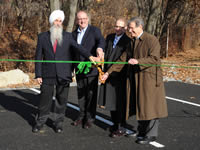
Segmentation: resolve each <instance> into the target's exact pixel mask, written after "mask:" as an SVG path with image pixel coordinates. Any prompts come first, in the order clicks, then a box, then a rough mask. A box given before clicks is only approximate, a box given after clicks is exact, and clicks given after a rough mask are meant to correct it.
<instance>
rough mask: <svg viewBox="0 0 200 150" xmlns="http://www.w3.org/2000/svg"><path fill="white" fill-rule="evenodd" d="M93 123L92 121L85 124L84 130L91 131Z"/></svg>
mask: <svg viewBox="0 0 200 150" xmlns="http://www.w3.org/2000/svg"><path fill="white" fill-rule="evenodd" d="M92 123H93V122H92V121H90V120H88V121H86V123H85V124H84V128H85V129H89V128H91V127H92Z"/></svg>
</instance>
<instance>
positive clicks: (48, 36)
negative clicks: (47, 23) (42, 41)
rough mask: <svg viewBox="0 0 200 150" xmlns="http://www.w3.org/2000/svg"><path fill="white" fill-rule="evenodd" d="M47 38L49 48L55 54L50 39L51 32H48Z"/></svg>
mask: <svg viewBox="0 0 200 150" xmlns="http://www.w3.org/2000/svg"><path fill="white" fill-rule="evenodd" d="M46 38H47V44H48V47H49V48H50V50H51V51H52V53H54V51H53V45H52V43H51V38H50V32H49V31H48V32H47V36H46Z"/></svg>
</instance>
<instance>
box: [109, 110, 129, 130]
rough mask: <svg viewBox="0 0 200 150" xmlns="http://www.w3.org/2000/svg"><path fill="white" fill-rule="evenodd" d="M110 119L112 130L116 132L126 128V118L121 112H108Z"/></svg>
mask: <svg viewBox="0 0 200 150" xmlns="http://www.w3.org/2000/svg"><path fill="white" fill-rule="evenodd" d="M110 114H111V119H112V122H113V124H114V125H113V130H114V131H115V130H118V129H119V128H120V127H125V126H126V117H125V113H124V112H123V111H119V110H116V111H110Z"/></svg>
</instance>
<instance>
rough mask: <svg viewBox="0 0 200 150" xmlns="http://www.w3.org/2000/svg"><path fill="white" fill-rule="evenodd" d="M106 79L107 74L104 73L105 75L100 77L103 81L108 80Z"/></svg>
mask: <svg viewBox="0 0 200 150" xmlns="http://www.w3.org/2000/svg"><path fill="white" fill-rule="evenodd" d="M108 77H109V74H108V73H107V72H106V73H104V75H102V77H101V80H102V81H105V80H107V79H108Z"/></svg>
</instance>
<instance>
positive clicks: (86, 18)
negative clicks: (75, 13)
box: [77, 18, 88, 20]
mask: <svg viewBox="0 0 200 150" xmlns="http://www.w3.org/2000/svg"><path fill="white" fill-rule="evenodd" d="M77 19H78V20H87V19H88V18H77Z"/></svg>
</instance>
